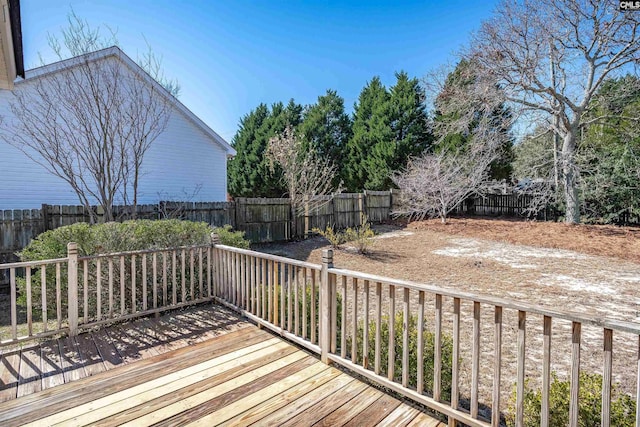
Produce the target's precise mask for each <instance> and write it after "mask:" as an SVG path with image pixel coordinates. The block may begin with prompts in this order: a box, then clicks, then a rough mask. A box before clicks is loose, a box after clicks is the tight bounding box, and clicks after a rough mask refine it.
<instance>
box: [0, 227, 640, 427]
mask: <svg viewBox="0 0 640 427" xmlns="http://www.w3.org/2000/svg"><path fill="white" fill-rule="evenodd" d="M20 269H22V270H24V273H25V274H24V276H25V278H24V280H18V278H17V276H18V275H17V272H18V270H20ZM0 270H9V271H10V276H11V301H10V305H11V306H10V307H7V308H6V309H5V310H6V311H8V312H9V313H10V324H9V325H8V327H7V328H3V329H2V333H3V336H2V340H3V341H2V343H3V344H8V343H16V342H20V341H24V340H29V339H33V338H35V337H40V336H44V335H50V334H55V333H61V332H68V333H69V334H70V335H75V334H77V333H78V332H79V331H80V330H82V329H85V328H90V327H95V326H97V325H102V324H107V323H111V322H116V321H121V320H122V319H128V318H133V317H137V316H143V315H148V314H150V313H154V312H158V311H161V310H167V309H171V308H176V307H181V306H184V305H187V304H193V303H199V302H206V301H212V300H215V301H218V302H219V303H221V304H224V305H226V306H228V307H231V308H233V309H235V310H237V311H239V312H240V313H242V314H243V315H245V316H246V317H248V318H249V319H251V320H253V321H254V322H256V323H258V324H260V325H262V326H264V327H266V328H268V329H270V330H272V331H274V332H276V333H277V334H279V335H281V336H283V337H285V338H288V339H290V340H292V341H294V342H296V343H297V344H299V345H301V346H303V347H305V348H307V349H308V350H310V351H312V352H314V353H316V354H318V355H319V356H320V358H321V360H322V361H323V362H325V363H336V364H339V365H342V366H344V367H346V368H348V369H350V370H351V371H353V372H355V373H357V374H359V375H363V376H365V377H367V378H368V379H370V380H371V381H374V382H376V383H378V384H380V385H381V386H384V387H386V388H388V389H390V390H393V391H394V392H396V393H399V394H401V395H403V396H404V397H406V398H408V399H412V400H414V401H416V402H418V403H420V404H423V405H426V406H427V407H429V408H431V409H433V410H435V411H437V412H439V413H441V414H444V415H446V416H447V417H448V418H449V424H450V425H455V424H456V422H462V423H464V424H466V425H470V426H489V425H492V426H498V425H500V422H501V414H504V413H503V411H504V409H505V407H506V405H505V403H506V402H507V400H508V399H509V397H510V394H511V390H512V389H514V388H515V390H516V392H515V395H516V397H515V403H514V407H515V413H514V419H515V423H516V425H523V423H524V420H525V418H524V417H525V412H524V411H525V397H526V396H527V393H529V391H528V389H529V387H531V386H532V384H539V386H540V390H541V395H540V396H541V397H540V401H541V408H540V411H541V412H540V419H541V425H543V426H548V425H550V403H551V402H550V389H551V382H552V379H553V378H554V375H553V374H552V371H556V372H557V375H558V376H559V377H563V378H568V380H569V382H570V387H569V390H568V392H569V396H568V400H569V402H570V404H569V414H568V420H569V425H570V426H578V425H579V424H578V422H579V417H580V414H579V404H580V393H579V389H580V382H581V376H580V372H581V371H583V370H584V371H588V372H598V373H602V383H601V402H602V404H601V409H600V417H601V423H602V425H603V426H609V425H611V423H610V421H611V415H612V410H611V403H612V390H614V386H613V384H614V382H617V381H624V380H627V385H626V386H627V388H628V389H625V390H623V392H625V393H629V394H632V393H633V395H634V398H635V399H636V401H637V400H638V394H640V387H639V384H640V382H639V380H638V378H639V377H640V371H639V366H640V365H638V362H639V361H640V353H639V349H640V341H639V337H640V325H638V324H637V323H631V322H623V321H616V320H611V319H603V318H592V317H590V316H588V315H585V314H580V313H572V312H567V311H561V310H552V309H548V308H544V307H540V306H536V305H534V304H528V303H523V302H518V301H513V300H508V299H503V298H496V297H492V296H485V295H477V294H471V293H465V292H459V291H456V290H454V289H447V288H444V287H440V286H434V285H426V284H420V283H415V282H409V281H403V280H396V279H392V278H388V277H381V276H374V275H370V274H366V273H362V272H358V271H351V270H345V269H340V268H336V267H335V266H334V265H333V252H332V251H331V250H325V251H324V252H323V258H322V264H312V263H308V262H303V261H298V260H293V259H289V258H284V257H279V256H275V255H270V254H265V253H260V252H255V251H251V250H246V249H239V248H233V247H229V246H223V245H220V244H217V240H215V236H214V239H213V240H212V244H211V245H205V246H194V247H180V248H168V249H157V250H148V251H135V252H126V253H114V254H103V255H98V256H91V257H79V256H78V254H77V247H76V245H75V244H74V243H69V245H68V255H67V257H66V258H62V259H53V260H44V261H36V262H28V263H14V264H5V265H0ZM49 319H51V320H49ZM597 347H599V350H596V349H595V348H597ZM583 349H584V351H583ZM565 355H570V357H564V356H565ZM614 355H615V358H614ZM514 386H515V387H514ZM633 415H634V414H631V416H633ZM635 417H636V423H637V422H638V421H640V409H637V412H636V414H635Z"/></svg>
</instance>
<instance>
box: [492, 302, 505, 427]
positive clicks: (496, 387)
mask: <svg viewBox="0 0 640 427" xmlns="http://www.w3.org/2000/svg"><path fill="white" fill-rule="evenodd" d="M493 323H494V333H493V334H494V335H493V390H492V404H491V425H492V426H493V427H499V426H500V374H501V372H502V307H500V306H498V305H497V306H495V309H494V314H493Z"/></svg>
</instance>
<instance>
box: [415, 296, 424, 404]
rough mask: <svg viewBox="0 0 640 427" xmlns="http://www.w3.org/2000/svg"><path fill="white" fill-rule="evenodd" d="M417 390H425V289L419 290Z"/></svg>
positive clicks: (420, 391)
mask: <svg viewBox="0 0 640 427" xmlns="http://www.w3.org/2000/svg"><path fill="white" fill-rule="evenodd" d="M416 346H417V348H416V356H417V357H416V359H417V360H416V363H417V364H418V365H417V367H416V370H417V372H416V377H417V378H416V391H417V392H418V393H420V394H422V393H423V392H424V291H418V340H417V343H416Z"/></svg>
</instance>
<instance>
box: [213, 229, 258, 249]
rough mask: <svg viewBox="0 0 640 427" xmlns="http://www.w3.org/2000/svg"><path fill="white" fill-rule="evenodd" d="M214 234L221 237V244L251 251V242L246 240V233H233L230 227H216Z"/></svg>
mask: <svg viewBox="0 0 640 427" xmlns="http://www.w3.org/2000/svg"><path fill="white" fill-rule="evenodd" d="M213 232H214V233H216V234H217V235H218V237H220V243H222V244H223V245H227V246H235V247H236V248H242V249H249V241H248V240H246V239H245V238H244V231H232V228H231V226H230V225H228V224H227V225H225V226H224V227H216V228H214V229H213Z"/></svg>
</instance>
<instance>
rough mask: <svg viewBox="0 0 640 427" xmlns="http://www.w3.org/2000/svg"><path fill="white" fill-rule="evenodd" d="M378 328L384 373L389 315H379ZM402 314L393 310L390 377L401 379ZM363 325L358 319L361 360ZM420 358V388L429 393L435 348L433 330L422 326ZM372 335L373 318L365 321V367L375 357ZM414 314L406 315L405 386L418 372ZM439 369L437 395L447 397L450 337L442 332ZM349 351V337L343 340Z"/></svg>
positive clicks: (382, 371)
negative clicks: (393, 354)
mask: <svg viewBox="0 0 640 427" xmlns="http://www.w3.org/2000/svg"><path fill="white" fill-rule="evenodd" d="M380 323H381V325H380V329H381V334H380V335H381V341H382V342H381V346H380V349H381V352H380V364H381V366H380V374H381V375H383V376H385V375H387V373H388V360H389V317H388V316H383V318H382V321H381V322H380ZM402 324H403V314H402V313H397V314H396V318H395V325H394V337H395V338H394V339H395V341H394V344H395V345H394V349H395V363H394V380H395V381H398V382H399V381H401V380H402V344H403V341H402V330H403V328H402V327H403V325H402ZM363 329H364V325H363V324H362V322H361V323H360V325H358V337H357V340H358V343H357V344H358V350H357V351H358V360H360V361H362V349H363V345H362V344H363V342H364V332H363ZM423 333H424V335H423V337H424V353H423V357H424V361H423V373H424V389H425V391H427V392H429V393H431V391H432V390H433V366H434V355H435V352H434V348H435V333H433V332H431V331H427V330H426V328H425V330H424V332H423ZM375 337H376V322H375V320H373V321H371V322H369V340H368V341H369V352H368V355H367V358H368V360H369V368H370V369H373V367H374V361H375ZM417 344H418V318H417V316H415V315H413V316H410V317H409V386H410V387H416V385H417V373H418V350H417V348H418V346H417ZM441 348H442V350H441V357H442V365H441V366H442V370H441V372H442V373H441V384H442V388H441V398H442V400H443V401H450V400H451V377H452V374H451V361H452V360H453V340H452V339H451V337H450V336H448V335H446V334H443V335H442V347H441ZM350 352H351V337H349V339H348V340H347V353H348V354H350Z"/></svg>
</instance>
